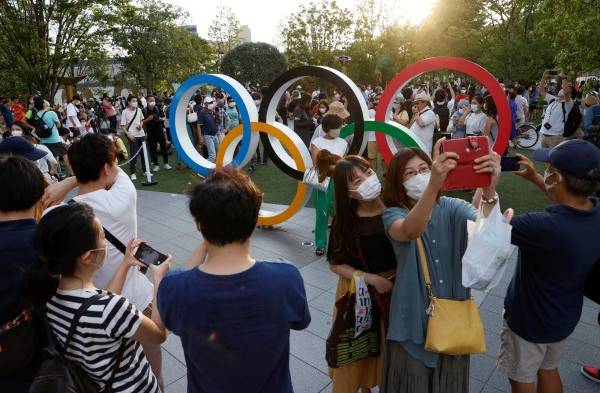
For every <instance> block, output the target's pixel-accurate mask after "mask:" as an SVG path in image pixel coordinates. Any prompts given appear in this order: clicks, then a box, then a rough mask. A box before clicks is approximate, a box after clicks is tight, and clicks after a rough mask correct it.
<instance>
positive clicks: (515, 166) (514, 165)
mask: <svg viewBox="0 0 600 393" xmlns="http://www.w3.org/2000/svg"><path fill="white" fill-rule="evenodd" d="M500 166H501V168H502V172H517V171H518V170H519V169H520V168H521V164H520V158H519V157H517V156H514V157H501V158H500Z"/></svg>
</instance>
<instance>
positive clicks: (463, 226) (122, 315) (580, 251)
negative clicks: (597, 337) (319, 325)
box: [0, 73, 600, 393]
mask: <svg viewBox="0 0 600 393" xmlns="http://www.w3.org/2000/svg"><path fill="white" fill-rule="evenodd" d="M548 75H549V73H545V74H544V77H543V78H542V81H541V83H540V84H539V85H538V90H537V94H539V98H540V99H541V100H544V101H545V102H546V103H547V104H548V106H547V108H546V109H545V112H544V114H543V117H542V126H541V127H543V129H541V130H540V131H541V133H542V135H543V139H542V145H543V147H544V148H542V149H539V150H537V151H536V152H535V153H534V155H533V158H534V159H535V160H537V161H540V162H544V163H545V171H544V174H540V173H538V172H537V171H536V169H535V166H534V163H533V162H532V161H531V160H530V159H529V158H527V157H526V156H524V155H519V164H520V166H521V169H520V171H518V172H516V174H517V175H518V176H520V177H522V178H523V179H524V180H526V181H529V182H531V183H533V184H535V185H536V186H537V187H538V188H539V189H540V192H543V193H544V194H545V195H546V196H547V197H548V199H549V200H550V201H551V202H552V203H553V205H552V206H550V207H548V208H547V209H546V211H544V212H538V213H530V214H524V215H517V216H515V217H514V218H513V217H511V215H510V214H506V220H507V221H510V224H511V225H512V240H511V242H512V244H513V245H515V246H517V247H518V248H519V261H518V264H517V268H516V269H515V272H514V274H513V277H512V280H511V282H510V285H509V287H508V290H507V293H506V298H505V301H504V313H503V316H502V331H501V332H500V333H501V345H500V351H499V353H498V367H499V369H500V371H501V372H502V373H504V374H505V375H506V377H507V378H508V379H509V381H510V384H511V387H512V390H513V392H515V393H530V392H535V391H537V392H541V393H554V392H561V391H562V383H561V379H560V375H559V372H558V361H559V357H560V354H561V352H562V350H563V347H564V343H565V340H566V339H567V337H569V335H570V334H571V333H572V332H573V330H574V329H575V326H576V324H577V323H578V321H579V318H580V316H581V312H582V307H583V298H584V294H583V291H584V286H585V283H586V280H587V279H588V276H589V275H590V272H591V271H592V269H593V268H594V267H595V266H596V265H597V264H598V262H599V261H600V248H598V247H597V245H596V244H595V241H594V238H595V236H596V234H597V233H598V231H599V230H600V206H599V205H598V199H597V197H596V196H597V193H598V192H599V191H600V149H599V148H598V147H597V146H595V145H594V144H593V143H591V142H589V141H585V140H582V139H577V138H571V139H569V140H563V139H564V138H563V134H564V130H565V126H566V125H567V124H568V123H569V119H571V114H570V113H571V112H572V111H573V110H578V111H579V110H585V113H580V114H581V119H582V121H581V122H580V123H581V124H577V127H579V128H581V127H583V131H584V132H585V133H594V132H597V130H598V124H600V105H598V98H597V94H593V93H591V94H589V95H587V96H585V97H582V102H583V108H581V107H580V106H579V105H576V104H575V102H574V97H575V95H576V89H575V88H574V86H572V85H569V83H567V82H566V81H564V80H559V81H557V83H556V84H552V83H546V82H547V79H548ZM559 88H560V89H559ZM362 89H363V92H364V99H365V100H366V101H367V102H368V106H369V109H370V111H371V113H370V114H371V116H373V114H374V109H375V107H376V106H377V104H378V103H379V100H380V99H381V93H382V89H381V88H378V87H376V88H375V89H371V88H370V87H369V86H366V87H363V88H362ZM557 89H559V90H558V91H556V90H557ZM506 90H507V100H509V103H510V105H511V108H515V111H514V113H513V121H514V128H515V129H516V127H517V125H518V123H517V120H520V119H521V117H520V116H521V114H520V113H521V112H519V108H525V107H527V109H528V111H533V110H537V106H531V105H529V103H530V102H531V100H534V98H532V95H534V93H535V91H536V90H532V89H530V88H526V87H525V86H523V85H517V84H511V85H508V86H507V87H506ZM525 92H529V93H530V94H529V97H526V96H525V95H524V94H525ZM552 93H555V94H552ZM251 94H252V96H253V98H254V101H255V105H256V106H257V108H258V107H259V106H260V105H261V99H262V95H261V93H260V91H259V89H256V88H253V90H252V91H251ZM431 97H433V99H432V98H431ZM519 97H523V99H521V98H519ZM528 98H529V100H528ZM169 100H170V98H169V97H168V96H166V95H163V96H162V97H156V96H146V97H142V96H135V95H131V96H129V97H127V98H126V99H125V100H121V99H117V100H114V99H111V98H109V97H107V96H106V97H104V98H103V100H102V103H100V105H101V107H102V111H103V112H104V114H105V116H104V115H103V116H98V117H96V119H99V120H98V122H97V123H94V119H93V118H90V117H87V120H84V118H82V113H85V112H86V108H87V105H85V103H83V100H82V99H81V97H79V96H78V95H75V96H74V97H73V98H72V100H70V102H69V104H68V105H67V110H66V122H63V120H62V116H61V114H60V111H58V112H56V111H52V110H50V109H49V108H50V106H49V103H48V102H47V101H45V100H44V99H43V98H42V97H32V101H31V103H30V106H29V107H24V106H23V105H21V104H19V102H18V100H15V99H13V100H12V102H10V101H7V100H4V101H3V102H4V104H3V108H5V109H6V108H10V109H9V111H10V116H4V114H5V113H6V110H4V109H3V110H2V113H3V119H4V124H8V125H9V128H8V129H7V130H6V131H5V135H4V139H3V140H2V142H0V189H2V190H5V191H4V192H1V193H0V269H1V270H2V272H1V274H0V348H1V350H0V390H1V391H10V392H28V391H31V392H33V393H37V392H42V391H44V392H45V391H47V390H45V389H48V386H49V385H51V384H54V385H53V386H57V385H56V384H57V383H63V384H68V383H72V382H69V381H65V380H64V379H60V378H59V377H51V376H49V374H48V373H46V372H44V371H45V370H46V368H47V366H48V365H47V362H48V354H49V353H51V352H48V351H42V350H41V349H42V348H44V347H52V348H54V349H55V351H57V352H58V353H60V354H62V356H63V358H62V360H61V361H62V362H68V363H69V364H70V365H71V366H70V367H72V368H76V369H77V370H79V371H80V372H81V375H83V378H84V379H86V380H87V381H88V382H89V383H91V384H93V385H94V386H96V388H97V391H101V390H102V389H104V391H112V392H160V391H164V380H163V377H162V374H163V373H162V355H161V347H160V344H161V343H162V342H164V341H165V339H166V337H167V332H168V331H171V332H172V333H173V334H175V335H177V336H179V337H180V338H181V342H182V345H183V351H184V354H185V360H186V364H187V368H188V374H187V375H188V376H187V378H188V391H190V392H241V391H247V392H265V393H266V392H273V393H281V392H292V391H293V387H292V383H291V377H290V371H289V345H290V344H289V335H290V329H294V330H302V329H304V328H306V327H307V326H308V325H309V324H310V321H311V316H310V310H309V307H308V303H307V298H306V293H305V289H304V285H303V280H302V277H301V276H300V273H299V271H298V269H297V268H295V267H294V266H293V265H292V264H291V263H282V262H271V261H257V260H256V259H254V258H253V257H252V253H251V247H250V238H251V236H252V233H253V231H254V229H255V227H256V224H257V219H258V215H259V210H260V207H261V203H262V192H261V191H260V189H259V188H258V187H257V186H256V185H255V184H254V183H253V182H252V181H251V179H250V178H249V177H248V175H246V174H244V173H243V171H242V170H241V169H232V168H220V169H217V170H215V171H214V172H213V173H212V174H211V175H209V176H208V177H207V178H206V179H204V180H203V181H201V182H199V183H198V184H197V185H195V186H193V188H192V189H191V190H190V191H189V202H188V206H189V212H190V215H191V219H192V220H193V221H194V223H195V224H196V226H197V228H198V230H199V232H200V234H201V237H202V240H201V241H199V243H198V246H197V248H196V249H195V251H194V252H193V253H192V254H191V255H190V256H189V259H188V260H187V261H186V262H185V268H184V269H173V270H171V265H172V263H173V260H172V258H171V257H170V256H165V258H164V260H163V261H161V262H162V263H157V264H153V263H147V262H145V260H143V259H141V258H140V257H139V255H138V251H139V250H140V248H142V247H145V246H148V245H147V244H145V243H144V242H143V241H142V240H140V239H138V223H137V215H136V207H137V193H136V190H135V186H134V183H133V181H135V180H136V161H137V160H136V159H135V156H136V154H139V153H141V151H143V149H141V144H142V143H143V142H144V141H146V142H147V143H148V144H149V154H150V155H151V156H152V161H153V164H154V168H153V171H158V170H160V166H159V164H158V152H159V151H160V153H161V154H162V156H163V157H162V158H163V169H165V170H169V169H171V167H170V165H169V164H168V159H169V156H168V149H169V146H168V139H169V133H168V130H167V128H168V118H167V117H168V105H169V104H170V101H169ZM15 103H16V105H15ZM513 103H514V105H513ZM347 104H348V102H347V98H346V97H344V96H343V94H341V93H340V92H339V91H338V90H333V94H332V98H331V99H328V95H327V94H326V93H325V92H322V91H321V89H319V88H317V89H315V90H314V91H313V92H312V93H308V92H306V91H304V90H303V89H302V87H301V86H297V87H296V88H295V89H294V90H292V91H291V92H289V93H285V94H284V96H283V97H282V98H281V100H280V102H279V105H278V106H277V120H278V121H281V122H282V123H285V124H287V125H288V126H290V128H292V129H293V130H294V131H296V132H297V134H298V136H299V137H300V139H301V140H302V141H303V142H304V143H305V145H306V147H307V148H308V149H309V150H310V153H311V156H312V159H313V162H314V165H315V167H317V168H318V172H319V180H318V182H319V183H323V182H324V181H325V180H326V179H327V180H328V183H327V185H326V186H325V187H323V188H322V189H319V190H317V191H316V227H315V240H316V242H315V243H316V249H317V254H319V255H324V254H326V259H327V261H328V262H329V265H330V269H331V271H332V272H334V273H335V274H337V275H338V276H339V282H338V286H337V290H336V298H335V304H332V305H331V306H332V308H333V309H334V316H333V320H334V324H333V325H336V322H337V320H338V319H339V318H343V314H344V312H343V310H342V309H341V308H339V307H341V306H340V304H341V303H340V301H341V299H343V298H344V296H346V295H347V294H348V293H349V292H351V291H352V287H353V286H354V285H356V282H357V281H359V280H360V279H362V280H364V282H365V284H366V285H368V286H369V287H370V292H371V296H372V298H373V300H374V301H373V304H374V306H373V311H372V312H373V314H372V316H373V318H374V319H376V320H377V323H376V324H374V325H373V326H374V328H373V329H371V331H370V332H369V334H371V335H372V336H370V337H373V340H371V342H370V343H369V345H374V346H375V347H376V348H377V350H374V351H372V352H369V353H368V354H367V355H365V356H358V355H350V358H351V359H350V361H347V362H345V363H342V362H341V361H340V362H339V363H336V364H333V363H335V362H334V361H332V362H329V360H330V357H329V355H328V362H329V365H330V367H331V368H330V372H329V375H330V377H331V378H332V380H333V385H332V391H333V392H335V393H355V392H357V391H361V393H366V392H369V391H370V390H371V389H373V388H375V387H377V386H378V387H379V391H380V392H383V393H392V392H393V393H398V392H400V393H415V392H417V393H419V392H424V393H438V392H439V393H442V392H468V389H469V364H470V357H469V356H468V355H452V354H447V353H443V352H439V353H438V352H433V351H430V350H427V349H426V346H425V342H426V339H427V334H428V333H427V324H428V317H429V316H430V315H431V314H432V312H433V313H435V310H432V304H430V301H431V298H432V294H435V297H437V298H441V299H449V300H455V301H462V300H466V299H469V298H470V296H471V294H470V289H469V288H465V287H464V286H463V285H462V280H461V270H462V265H461V260H462V256H463V254H464V253H465V250H466V248H467V244H468V243H469V239H468V234H467V221H474V220H476V219H477V218H478V217H480V216H481V217H487V216H488V215H489V214H491V212H492V211H493V209H494V208H495V207H496V206H497V204H498V203H499V201H500V198H501V196H502V195H499V193H498V192H497V189H496V187H497V185H498V182H499V180H500V177H501V168H500V156H499V155H498V154H497V153H494V152H492V153H490V154H488V155H485V156H483V157H480V158H478V159H477V160H476V161H475V162H474V167H473V170H474V171H475V172H476V173H479V174H489V176H490V177H491V183H490V184H489V186H487V187H485V188H480V189H477V190H476V191H475V192H474V196H473V199H472V201H471V202H470V203H469V202H466V201H464V200H461V199H458V198H453V197H448V196H444V195H443V191H442V186H443V184H444V182H445V180H446V178H447V176H448V175H449V174H450V173H451V172H452V171H453V170H454V169H455V168H456V167H457V162H458V158H459V157H458V155H457V154H456V153H452V152H442V151H441V144H442V142H443V140H444V139H443V137H442V138H440V139H437V138H436V137H435V135H436V134H441V135H444V134H445V135H446V136H447V137H454V138H459V137H463V136H466V135H483V136H488V137H489V138H490V139H491V140H493V139H494V138H495V135H496V134H495V133H496V132H497V129H498V125H497V120H498V119H497V116H496V115H497V114H496V112H495V111H494V110H495V105H494V101H493V100H492V99H491V97H490V96H489V95H486V91H485V89H484V88H482V87H481V86H477V85H475V84H473V83H471V84H468V83H462V82H459V83H456V82H451V83H445V84H444V83H438V84H437V86H428V84H414V85H413V86H411V87H407V88H405V89H403V90H402V91H401V94H400V95H399V96H398V97H396V99H395V101H394V103H393V108H392V112H391V113H390V120H393V121H396V122H398V123H400V124H403V125H405V126H407V127H410V129H411V130H412V131H413V132H414V134H415V135H416V136H417V137H418V138H419V139H420V140H421V142H422V146H423V148H422V149H421V148H400V149H399V151H398V153H396V154H395V155H394V157H393V159H392V160H391V162H390V163H389V165H387V166H386V167H385V176H384V181H383V182H382V181H381V180H380V177H381V176H380V174H379V173H378V172H377V166H378V161H379V157H378V155H379V154H378V151H377V149H376V143H375V141H374V138H373V137H374V135H371V134H368V135H367V138H368V142H369V144H368V149H367V151H366V152H365V156H364V157H363V156H359V155H349V154H348V146H349V143H348V140H346V139H344V138H341V137H340V131H341V129H342V127H343V126H344V124H348V123H351V122H352V115H351V113H349V112H348V110H347ZM590 104H593V105H590ZM235 105H236V103H235V100H233V99H232V97H230V96H228V95H227V94H225V93H224V92H223V91H220V90H219V89H214V90H213V91H211V92H207V93H202V92H200V91H199V92H197V93H196V94H195V95H194V97H193V100H192V101H191V102H190V104H189V108H188V113H187V119H186V120H187V123H188V132H189V134H190V138H192V140H193V141H194V143H195V145H196V146H197V148H198V150H199V151H200V152H201V153H202V154H204V155H205V157H206V158H207V159H209V160H211V161H214V160H215V157H216V152H217V151H218V148H219V141H220V138H221V136H222V135H224V134H226V133H227V132H229V131H230V130H232V129H233V128H234V127H236V126H237V125H238V124H239V113H238V112H237V110H236V107H235ZM78 107H79V108H80V109H78ZM13 108H14V109H13ZM82 109H83V110H82ZM511 110H512V109H511ZM94 112H96V114H98V112H99V110H98V109H95V110H94ZM21 115H22V116H21ZM11 116H14V117H11ZM523 116H527V112H525V111H524V110H523ZM104 118H105V120H104ZM590 119H591V120H590ZM88 121H89V126H90V127H91V128H89V129H88ZM101 123H108V124H109V126H108V130H109V132H103V131H102V128H103V127H100V126H99V124H101ZM95 124H96V125H95ZM119 126H120V128H119ZM95 127H99V129H98V130H95ZM90 130H91V131H90ZM119 134H122V135H123V136H124V138H126V140H128V141H129V149H126V148H125V147H124V145H123V141H122V140H121V138H120V137H118V135H119ZM448 134H450V135H448ZM586 136H587V134H586ZM118 141H121V143H120V144H119V143H118ZM260 153H262V156H261V155H260ZM124 154H128V155H129V156H130V157H132V158H134V159H133V160H131V161H130V173H129V174H127V173H126V172H125V171H123V170H122V169H121V168H120V167H119V166H118V161H119V156H121V157H122V156H123V155H124ZM267 161H268V154H267V152H266V151H261V150H260V149H259V150H257V156H256V157H255V159H254V160H253V163H252V164H251V165H250V167H249V168H248V171H249V172H251V171H252V170H255V167H254V166H255V165H258V164H260V163H266V162H267ZM61 163H63V165H65V170H64V172H63V173H62V176H61V174H60V173H59V171H58V170H57V168H58V167H59V166H60V165H61ZM142 168H143V170H144V172H146V171H150V168H145V163H144V160H142ZM330 216H331V217H333V220H332V222H331V225H329V217H330ZM293 257H294V256H293V255H290V256H289V259H290V260H292V259H293ZM179 262H183V261H179ZM424 267H426V269H425V268H424ZM425 270H427V274H425ZM375 300H376V301H375ZM599 323H600V315H599ZM453 333H455V334H460V332H453ZM344 334H345V332H344ZM330 339H331V340H330ZM342 339H344V335H343V334H341V333H340V332H338V331H335V330H334V329H332V332H331V334H330V338H329V339H328V343H329V342H330V341H331V342H339V341H340V340H342ZM327 351H330V348H328V349H327ZM353 356H354V357H353ZM333 358H335V356H333V357H332V358H331V359H333ZM55 359H56V358H55ZM338 360H339V359H338ZM599 360H600V359H599ZM582 373H584V375H586V376H587V377H588V378H589V379H591V380H595V381H596V382H600V372H599V371H598V369H597V368H594V367H591V366H590V367H583V368H582ZM52 378H54V379H52ZM59 379H60V380H59ZM57 380H59V381H58V382H57ZM536 385H537V390H536Z"/></svg>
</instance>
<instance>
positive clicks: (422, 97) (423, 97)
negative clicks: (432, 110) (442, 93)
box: [413, 92, 431, 102]
mask: <svg viewBox="0 0 600 393" xmlns="http://www.w3.org/2000/svg"><path fill="white" fill-rule="evenodd" d="M413 101H425V102H430V101H431V97H429V94H427V93H424V92H420V93H417V95H416V96H415V99H414V100H413Z"/></svg>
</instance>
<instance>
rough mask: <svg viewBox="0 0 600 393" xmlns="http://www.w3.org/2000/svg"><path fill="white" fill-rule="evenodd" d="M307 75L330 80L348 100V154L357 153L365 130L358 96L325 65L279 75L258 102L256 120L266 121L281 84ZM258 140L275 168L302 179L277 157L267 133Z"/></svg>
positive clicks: (296, 69)
mask: <svg viewBox="0 0 600 393" xmlns="http://www.w3.org/2000/svg"><path fill="white" fill-rule="evenodd" d="M307 76H309V77H310V76H312V77H317V78H320V79H324V80H326V81H327V82H330V83H331V84H333V85H334V86H335V87H336V88H338V89H339V90H340V91H341V92H342V93H343V94H344V96H345V97H346V99H347V100H348V112H350V114H351V115H352V116H353V117H354V124H355V130H354V138H353V139H352V145H351V146H350V149H349V150H348V154H357V153H358V152H359V151H360V148H361V146H362V142H363V137H364V131H365V119H364V116H363V112H362V109H361V105H360V101H359V100H360V98H359V97H357V96H356V94H355V92H354V91H353V90H352V88H351V87H350V86H349V85H348V84H347V83H346V81H345V80H344V79H342V78H341V77H340V76H339V75H337V74H335V73H334V72H332V71H331V70H329V69H327V68H325V67H318V66H301V67H297V68H292V69H291V70H288V71H286V72H284V73H283V74H281V75H279V76H278V77H277V79H275V80H274V81H273V83H271V85H270V86H269V88H268V89H267V90H266V91H265V93H264V96H263V98H262V102H261V104H260V109H259V111H258V121H261V122H263V123H266V122H267V112H268V110H269V105H270V104H271V101H272V100H273V96H274V95H275V93H276V92H277V90H279V88H280V87H281V86H283V85H284V84H286V83H287V82H289V81H290V80H292V79H295V78H299V77H307ZM280 99H281V97H277V100H278V103H279V100H280ZM260 140H261V141H262V144H263V146H264V147H265V150H266V151H267V153H268V154H269V158H270V159H271V160H273V162H274V163H275V166H277V168H279V169H280V170H281V171H282V172H284V173H285V174H286V175H288V176H290V177H292V178H294V179H297V180H302V179H303V177H304V172H300V171H298V170H296V169H294V168H292V167H290V166H288V165H287V164H286V163H285V162H283V160H281V158H279V156H278V155H277V154H276V153H275V150H273V146H272V145H271V141H270V140H269V136H268V135H267V134H265V133H262V132H261V133H260Z"/></svg>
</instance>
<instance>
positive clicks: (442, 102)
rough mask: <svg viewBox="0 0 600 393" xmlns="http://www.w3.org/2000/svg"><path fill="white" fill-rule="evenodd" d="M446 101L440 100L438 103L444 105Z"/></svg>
mask: <svg viewBox="0 0 600 393" xmlns="http://www.w3.org/2000/svg"><path fill="white" fill-rule="evenodd" d="M445 103H446V102H445V101H438V102H436V104H438V105H444V104H445Z"/></svg>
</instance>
